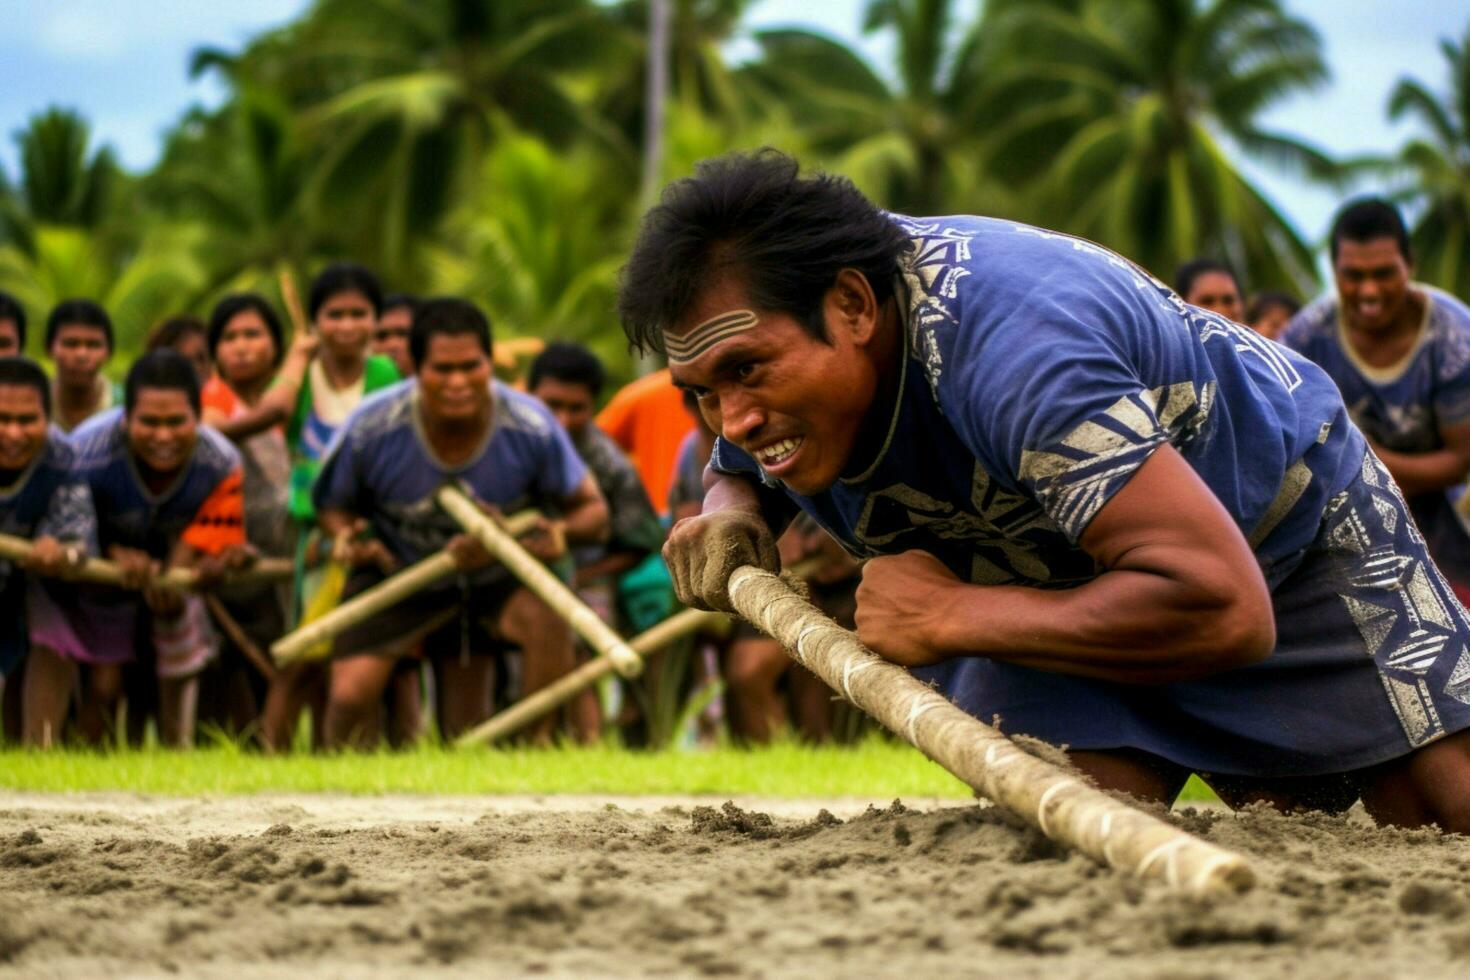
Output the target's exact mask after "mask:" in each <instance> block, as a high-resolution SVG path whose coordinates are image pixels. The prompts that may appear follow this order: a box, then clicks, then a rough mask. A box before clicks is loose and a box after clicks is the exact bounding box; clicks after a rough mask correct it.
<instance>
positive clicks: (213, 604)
mask: <svg viewBox="0 0 1470 980" xmlns="http://www.w3.org/2000/svg"><path fill="white" fill-rule="evenodd" d="M204 604H205V605H206V606H208V607H209V614H210V615H211V616H213V617H214V621H215V622H216V623H218V624H219V628H220V629H222V630H224V631H225V635H226V636H228V637H229V638H230V642H231V643H233V644H235V646H236V647H238V648H239V650H240V652H241V653H243V654H244V655H245V659H246V660H248V661H250V665H251V666H252V667H254V668H255V669H256V670H258V671H260V674H261V676H262V677H264V678H265V679H266V680H268V681H273V680H275V679H276V668H275V665H274V664H272V663H271V661H270V658H269V657H267V656H266V655H265V654H264V653H262V652H261V649H260V647H258V646H256V645H255V642H254V641H253V640H251V639H250V637H248V636H246V635H245V630H244V629H242V628H241V627H240V624H239V623H237V622H236V621H235V617H234V616H231V615H230V611H229V610H228V609H226V608H225V604H224V603H223V602H221V601H220V599H219V596H216V595H206V596H205V597H204Z"/></svg>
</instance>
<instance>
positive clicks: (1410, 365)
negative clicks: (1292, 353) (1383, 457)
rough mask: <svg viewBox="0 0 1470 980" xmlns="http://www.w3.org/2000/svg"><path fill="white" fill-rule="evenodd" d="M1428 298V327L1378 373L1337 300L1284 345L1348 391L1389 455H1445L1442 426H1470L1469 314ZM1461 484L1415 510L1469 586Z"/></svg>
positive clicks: (1310, 316) (1438, 552) (1301, 322)
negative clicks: (1355, 342)
mask: <svg viewBox="0 0 1470 980" xmlns="http://www.w3.org/2000/svg"><path fill="white" fill-rule="evenodd" d="M1414 288H1416V289H1418V290H1421V291H1422V292H1423V293H1424V296H1425V297H1426V300H1427V302H1426V304H1425V309H1424V320H1423V322H1422V323H1421V325H1420V328H1419V338H1418V340H1417V341H1416V342H1415V344H1414V347H1413V349H1412V350H1410V351H1409V353H1408V354H1406V355H1405V356H1404V358H1403V359H1402V360H1401V361H1399V363H1397V364H1394V365H1390V366H1388V367H1382V368H1378V367H1373V366H1372V365H1370V364H1367V363H1366V362H1364V361H1363V360H1362V359H1361V358H1360V357H1358V356H1357V354H1356V353H1355V352H1354V351H1353V349H1352V345H1351V344H1350V343H1349V342H1348V339H1347V335H1346V332H1345V330H1344V328H1343V326H1342V321H1341V317H1340V316H1339V313H1338V310H1339V303H1338V299H1337V297H1336V296H1335V295H1329V296H1325V297H1322V298H1321V299H1319V300H1317V301H1316V302H1314V303H1312V304H1311V305H1309V306H1307V307H1306V308H1305V309H1304V310H1302V311H1301V312H1300V313H1298V314H1297V315H1296V316H1295V317H1293V318H1292V321H1291V323H1290V324H1288V325H1287V327H1286V330H1285V332H1284V333H1283V334H1282V335H1281V342H1282V343H1283V344H1286V345H1287V346H1288V347H1291V348H1292V349H1293V350H1296V351H1299V352H1300V353H1301V354H1302V355H1303V356H1304V357H1307V358H1310V359H1311V360H1312V361H1314V362H1316V363H1317V364H1318V365H1320V366H1321V368H1322V369H1323V370H1324V371H1326V372H1327V374H1328V376H1329V377H1331V378H1332V380H1333V381H1335V382H1336V383H1337V387H1338V388H1339V390H1341V392H1342V400H1343V401H1344V402H1345V403H1347V408H1348V414H1350V415H1351V416H1352V419H1353V421H1354V422H1356V423H1357V424H1358V427H1359V428H1360V429H1362V430H1363V432H1365V433H1366V434H1367V435H1368V436H1369V438H1371V439H1373V440H1374V441H1375V442H1377V443H1378V444H1379V445H1380V446H1383V447H1384V448H1385V449H1390V450H1393V451H1395V452H1401V453H1427V452H1434V451H1435V450H1438V449H1443V448H1444V439H1443V438H1442V437H1441V436H1440V432H1441V428H1442V427H1443V426H1451V425H1461V424H1464V423H1465V422H1470V307H1467V306H1466V305H1465V304H1464V303H1461V302H1460V301H1459V300H1457V299H1455V298H1454V297H1453V296H1451V295H1450V294H1449V293H1446V292H1444V291H1442V290H1439V289H1435V288H1433V287H1432V286H1424V285H1420V284H1417V283H1416V284H1415V287H1414ZM1464 490H1465V487H1464V485H1463V484H1461V485H1459V486H1456V487H1453V488H1451V489H1450V490H1449V491H1448V492H1446V491H1435V492H1432V493H1424V494H1419V495H1418V496H1416V497H1414V498H1413V499H1411V500H1410V501H1409V510H1410V512H1411V513H1412V514H1413V515H1414V520H1415V522H1416V523H1417V524H1418V525H1419V529H1420V531H1421V532H1422V533H1423V534H1424V537H1425V540H1426V541H1427V543H1428V545H1429V552H1430V554H1431V555H1433V556H1434V560H1435V563H1436V564H1438V565H1439V567H1440V568H1441V569H1442V570H1443V571H1444V572H1446V573H1447V574H1448V575H1449V577H1450V578H1451V579H1452V580H1454V581H1457V582H1460V583H1463V584H1466V585H1470V537H1467V536H1466V534H1465V531H1464V528H1463V527H1462V526H1461V524H1460V522H1459V520H1458V519H1457V518H1456V516H1455V513H1454V506H1453V502H1452V499H1453V498H1456V497H1458V496H1459V495H1460V494H1462V493H1464Z"/></svg>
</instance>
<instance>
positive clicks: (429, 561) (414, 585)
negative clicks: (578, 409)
mask: <svg viewBox="0 0 1470 980" xmlns="http://www.w3.org/2000/svg"><path fill="white" fill-rule="evenodd" d="M540 516H541V515H540V514H538V513H536V512H535V511H533V510H527V511H521V512H520V513H518V514H512V515H511V516H510V517H508V518H506V521H505V525H506V528H507V529H508V531H509V533H510V534H511V535H513V536H514V535H520V534H525V533H526V532H527V531H529V530H531V528H533V527H535V526H536V521H537V520H538V519H539V518H540ZM458 570H459V566H458V565H457V564H455V561H454V556H453V555H451V554H450V553H449V552H448V551H441V552H439V553H438V554H434V555H430V556H429V557H428V558H425V559H424V560H423V561H420V562H417V563H415V564H413V565H410V566H409V567H408V568H405V569H404V570H403V571H401V572H398V573H397V574H396V575H393V576H391V577H389V578H387V579H384V580H383V581H382V582H379V583H378V584H377V585H375V586H373V587H372V588H370V589H367V590H365V591H363V592H360V593H358V594H357V595H355V596H353V597H352V598H351V599H348V600H347V601H346V602H344V603H342V604H341V605H340V606H338V607H337V608H336V609H333V610H332V611H331V612H329V613H327V614H326V615H325V616H322V617H320V618H319V619H313V620H312V621H311V622H309V623H303V624H302V625H301V626H299V627H297V628H296V629H295V630H293V631H292V632H290V633H287V634H286V635H285V636H283V637H281V638H280V639H279V640H277V641H276V642H275V643H272V644H271V656H272V657H274V658H275V661H276V665H277V666H279V667H286V666H289V665H291V664H294V663H296V662H297V661H299V660H301V659H303V658H304V657H305V655H306V653H307V651H309V650H311V649H313V648H314V647H316V646H317V645H318V644H321V643H325V642H326V641H328V640H331V639H333V638H335V637H336V636H337V635H338V634H340V633H342V632H343V631H345V630H348V629H350V628H352V627H353V626H356V625H357V624H358V623H360V622H362V621H363V620H365V619H367V618H368V617H369V616H372V615H374V614H376V613H379V612H382V611H383V610H384V609H387V608H388V607H389V606H394V605H397V604H398V603H400V602H402V601H403V600H404V599H407V598H408V597H409V596H411V595H414V594H416V593H418V592H422V591H423V590H424V589H427V588H428V587H429V586H431V585H433V584H434V583H435V582H438V581H440V580H441V579H446V578H448V577H449V576H451V575H453V574H454V573H455V572H456V571H458Z"/></svg>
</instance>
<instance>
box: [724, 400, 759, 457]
mask: <svg viewBox="0 0 1470 980" xmlns="http://www.w3.org/2000/svg"><path fill="white" fill-rule="evenodd" d="M765 421H766V413H765V410H764V409H762V408H761V406H760V405H759V404H758V403H757V402H755V401H754V400H753V399H750V398H742V397H740V396H738V395H737V396H729V395H726V396H723V397H721V398H720V435H721V436H723V437H724V439H725V441H727V442H732V443H734V444H735V445H737V446H743V445H745V443H746V442H747V441H748V440H750V439H752V438H754V437H755V435H756V434H757V433H758V432H759V430H760V427H761V426H762V425H764V424H765Z"/></svg>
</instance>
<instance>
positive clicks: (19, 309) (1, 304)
mask: <svg viewBox="0 0 1470 980" xmlns="http://www.w3.org/2000/svg"><path fill="white" fill-rule="evenodd" d="M0 320H9V321H10V322H11V323H14V324H15V337H16V339H17V340H18V341H20V345H19V348H18V349H19V350H25V349H26V309H25V307H24V306H21V305H20V300H18V299H16V298H15V297H14V296H12V295H10V294H9V293H6V292H0Z"/></svg>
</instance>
